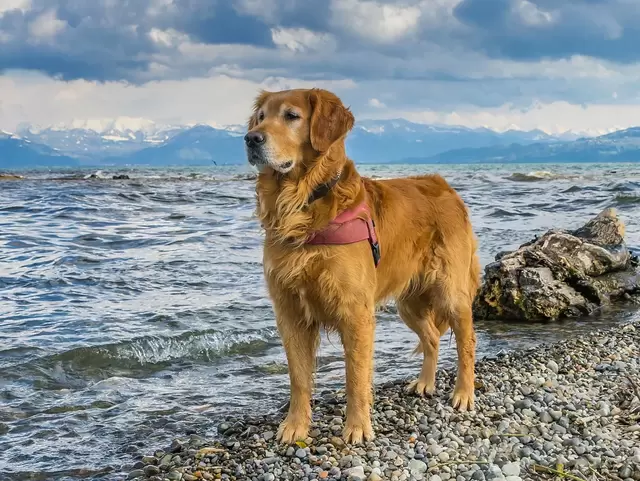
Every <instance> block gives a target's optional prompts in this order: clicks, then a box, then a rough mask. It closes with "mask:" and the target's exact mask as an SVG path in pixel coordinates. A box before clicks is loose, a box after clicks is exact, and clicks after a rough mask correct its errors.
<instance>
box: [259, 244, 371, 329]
mask: <svg viewBox="0 0 640 481" xmlns="http://www.w3.org/2000/svg"><path fill="white" fill-rule="evenodd" d="M367 249H369V246H368V245H367V244H366V243H364V242H363V243H360V244H354V245H336V246H322V247H299V248H287V247H280V246H271V247H268V246H265V255H264V260H263V267H264V274H265V279H266V281H267V285H268V288H269V292H270V295H271V297H272V298H275V299H274V300H276V299H277V301H279V302H285V303H286V304H287V305H289V306H290V307H291V308H293V309H296V310H297V311H298V313H299V315H300V316H302V317H303V319H301V321H303V322H305V323H311V322H319V323H320V324H323V325H325V326H326V327H332V326H333V325H335V324H336V323H337V322H338V321H339V319H340V317H341V316H342V315H344V313H343V312H342V311H343V310H345V309H347V310H348V309H349V306H348V305H345V301H346V300H352V302H353V303H355V304H359V305H361V306H362V305H368V304H372V299H371V297H372V296H371V294H372V292H374V290H375V288H374V286H375V272H372V271H374V269H373V268H372V266H368V265H367V262H366V261H369V263H370V264H373V263H372V262H371V260H370V259H369V258H368V257H367V255H369V257H370V252H368V250H367ZM345 250H348V251H350V252H348V253H346V252H344V251H345ZM360 251H363V252H360ZM345 254H347V255H349V257H351V258H352V259H353V260H357V259H358V258H361V259H363V262H362V264H363V265H359V264H360V263H359V262H353V263H344V262H339V260H340V259H341V258H344V255H345ZM348 304H351V302H348Z"/></svg>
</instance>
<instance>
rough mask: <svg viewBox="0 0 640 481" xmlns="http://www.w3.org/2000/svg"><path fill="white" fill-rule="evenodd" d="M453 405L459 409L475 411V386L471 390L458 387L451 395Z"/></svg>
mask: <svg viewBox="0 0 640 481" xmlns="http://www.w3.org/2000/svg"><path fill="white" fill-rule="evenodd" d="M451 405H452V406H453V407H454V409H457V410H458V411H461V412H464V411H473V405H474V394H473V387H472V388H471V389H470V390H467V389H460V388H458V387H456V388H455V389H454V391H453V394H452V395H451Z"/></svg>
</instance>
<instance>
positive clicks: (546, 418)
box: [540, 411, 553, 424]
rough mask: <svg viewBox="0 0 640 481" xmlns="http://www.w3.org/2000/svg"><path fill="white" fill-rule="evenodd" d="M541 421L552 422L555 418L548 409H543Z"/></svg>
mask: <svg viewBox="0 0 640 481" xmlns="http://www.w3.org/2000/svg"><path fill="white" fill-rule="evenodd" d="M540 421H542V422H543V423H547V424H549V423H551V422H553V418H552V417H551V414H549V412H548V411H542V412H541V413H540Z"/></svg>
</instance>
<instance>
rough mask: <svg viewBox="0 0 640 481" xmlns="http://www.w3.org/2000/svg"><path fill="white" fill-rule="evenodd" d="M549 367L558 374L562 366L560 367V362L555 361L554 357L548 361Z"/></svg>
mask: <svg viewBox="0 0 640 481" xmlns="http://www.w3.org/2000/svg"><path fill="white" fill-rule="evenodd" d="M547 368H548V369H549V370H550V371H552V372H555V373H556V374H558V371H559V370H560V368H559V367H558V363H557V362H555V361H554V360H553V359H551V360H550V361H549V362H548V363H547Z"/></svg>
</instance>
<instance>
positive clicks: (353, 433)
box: [340, 311, 375, 444]
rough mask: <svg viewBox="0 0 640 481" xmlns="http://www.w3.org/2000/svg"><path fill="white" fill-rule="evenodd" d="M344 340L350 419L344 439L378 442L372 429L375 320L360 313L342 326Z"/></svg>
mask: <svg viewBox="0 0 640 481" xmlns="http://www.w3.org/2000/svg"><path fill="white" fill-rule="evenodd" d="M340 337H341V339H342V345H343V346H344V354H345V364H346V369H347V417H346V422H345V427H344V431H343V437H344V440H345V442H347V443H354V444H357V443H361V442H362V441H363V440H366V441H371V440H372V439H373V438H374V434H373V428H372V427H371V404H372V401H373V392H372V389H373V345H374V340H375V317H374V315H373V313H372V312H371V313H369V312H362V311H360V312H358V313H357V315H356V316H354V318H352V319H350V320H349V321H346V322H344V323H342V327H341V329H340Z"/></svg>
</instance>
